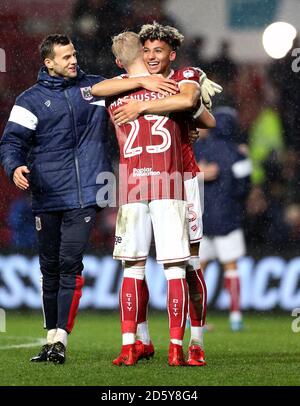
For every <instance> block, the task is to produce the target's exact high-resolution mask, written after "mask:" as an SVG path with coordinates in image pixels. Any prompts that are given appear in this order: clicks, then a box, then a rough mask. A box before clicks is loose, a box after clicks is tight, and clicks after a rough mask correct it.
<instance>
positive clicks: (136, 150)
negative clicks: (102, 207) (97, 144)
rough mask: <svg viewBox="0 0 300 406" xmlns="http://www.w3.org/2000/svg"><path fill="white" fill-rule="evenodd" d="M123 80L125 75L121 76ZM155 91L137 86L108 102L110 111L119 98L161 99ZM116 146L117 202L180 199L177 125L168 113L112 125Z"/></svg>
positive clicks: (111, 111) (181, 179)
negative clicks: (118, 196) (117, 172)
mask: <svg viewBox="0 0 300 406" xmlns="http://www.w3.org/2000/svg"><path fill="white" fill-rule="evenodd" d="M124 80H126V76H124ZM163 97H164V96H162V95H159V94H158V93H156V92H151V91H148V90H145V89H139V90H137V91H134V92H129V93H124V94H122V95H119V96H116V97H115V98H114V99H112V100H110V101H109V105H108V111H109V114H110V117H111V120H112V122H113V123H114V120H113V112H114V111H115V110H116V109H117V108H118V107H120V106H122V104H123V100H128V99H131V98H132V99H136V100H140V101H144V100H155V99H159V98H163ZM115 131H116V136H117V139H118V143H119V148H120V174H119V179H120V195H121V196H120V198H119V200H120V202H121V204H124V203H129V202H136V201H140V200H145V201H149V200H154V199H179V200H184V192H183V190H184V189H183V172H184V171H183V163H182V152H181V125H180V124H179V123H178V122H177V120H176V119H171V118H169V117H168V116H158V115H153V114H146V115H144V116H140V117H139V118H138V119H137V120H134V121H131V122H129V123H126V124H124V125H121V126H117V125H115Z"/></svg>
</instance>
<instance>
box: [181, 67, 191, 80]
mask: <svg viewBox="0 0 300 406" xmlns="http://www.w3.org/2000/svg"><path fill="white" fill-rule="evenodd" d="M183 76H184V77H185V78H186V79H189V78H191V77H193V76H194V72H193V71H192V70H190V69H187V70H185V71H184V72H183Z"/></svg>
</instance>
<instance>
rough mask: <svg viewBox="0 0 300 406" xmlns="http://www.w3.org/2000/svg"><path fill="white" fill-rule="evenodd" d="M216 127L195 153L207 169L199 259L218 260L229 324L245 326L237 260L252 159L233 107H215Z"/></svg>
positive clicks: (242, 248)
mask: <svg viewBox="0 0 300 406" xmlns="http://www.w3.org/2000/svg"><path fill="white" fill-rule="evenodd" d="M214 116H215V119H216V123H217V125H216V128H215V129H213V130H211V131H210V133H209V135H208V136H207V135H206V134H205V133H202V136H201V138H202V139H200V140H199V141H198V142H197V143H195V155H196V159H197V162H199V164H200V168H201V170H202V171H203V172H204V181H205V183H204V213H203V229H204V234H205V236H204V238H203V240H202V241H201V250H200V260H201V266H202V269H203V270H204V269H205V267H206V265H207V263H208V262H209V261H210V260H213V259H218V260H219V261H220V263H221V264H222V265H223V269H224V271H225V274H224V280H225V287H226V289H227V290H228V293H229V296H230V325H231V328H232V330H234V331H237V330H240V329H241V328H242V315H241V311H240V281H239V275H238V272H237V260H238V259H239V258H240V257H242V256H243V255H245V253H246V249H245V242H244V235H243V231H242V229H241V227H242V217H243V201H244V199H245V197H246V196H247V193H248V191H249V188H250V174H251V170H252V166H251V162H250V160H249V159H248V158H247V157H246V156H245V155H243V154H242V153H241V152H240V151H239V149H238V147H237V145H236V144H235V143H234V136H235V135H237V134H236V132H237V128H238V126H237V112H236V111H235V110H234V109H232V108H230V107H219V108H217V109H215V111H214Z"/></svg>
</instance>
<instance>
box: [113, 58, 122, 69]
mask: <svg viewBox="0 0 300 406" xmlns="http://www.w3.org/2000/svg"><path fill="white" fill-rule="evenodd" d="M115 62H116V64H117V66H118V67H119V68H121V69H123V65H122V63H121V61H120V59H118V58H116V61H115Z"/></svg>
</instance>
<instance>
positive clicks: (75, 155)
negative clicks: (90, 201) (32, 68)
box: [64, 90, 83, 208]
mask: <svg viewBox="0 0 300 406" xmlns="http://www.w3.org/2000/svg"><path fill="white" fill-rule="evenodd" d="M64 94H65V97H66V99H67V103H68V107H69V110H70V113H71V117H72V121H73V132H74V133H75V141H76V148H75V149H74V160H75V168H76V177H77V183H78V199H79V204H80V207H81V208H82V207H83V200H82V193H81V180H80V173H79V163H78V156H77V142H78V139H77V131H76V123H75V118H74V114H73V109H72V105H71V103H70V99H69V96H68V93H67V90H64Z"/></svg>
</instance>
